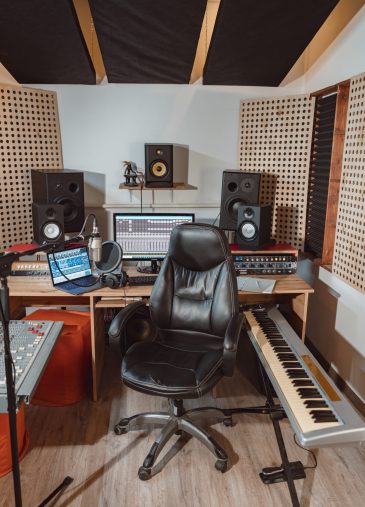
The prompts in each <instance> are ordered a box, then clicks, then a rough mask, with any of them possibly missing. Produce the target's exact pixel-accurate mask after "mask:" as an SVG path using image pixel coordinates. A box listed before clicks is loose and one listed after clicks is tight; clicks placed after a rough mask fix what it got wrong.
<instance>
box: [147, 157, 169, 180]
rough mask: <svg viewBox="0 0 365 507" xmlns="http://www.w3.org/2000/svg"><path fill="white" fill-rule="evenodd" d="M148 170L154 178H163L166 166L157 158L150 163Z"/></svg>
mask: <svg viewBox="0 0 365 507" xmlns="http://www.w3.org/2000/svg"><path fill="white" fill-rule="evenodd" d="M150 170H151V173H152V174H153V176H155V177H156V178H163V177H164V176H166V174H167V171H168V168H167V165H166V163H165V162H163V161H162V160H157V161H156V162H154V163H153V164H152V165H151V169H150Z"/></svg>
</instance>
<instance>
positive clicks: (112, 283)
mask: <svg viewBox="0 0 365 507" xmlns="http://www.w3.org/2000/svg"><path fill="white" fill-rule="evenodd" d="M127 282H128V275H127V273H126V272H125V271H121V272H120V273H104V274H102V275H101V285H102V286H103V287H109V288H110V289H119V287H124V286H125V285H127Z"/></svg>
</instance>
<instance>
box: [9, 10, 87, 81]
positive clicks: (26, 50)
mask: <svg viewBox="0 0 365 507" xmlns="http://www.w3.org/2000/svg"><path fill="white" fill-rule="evenodd" d="M0 62H1V63H2V64H3V65H4V66H5V68H6V69H7V70H8V71H9V72H10V73H11V74H12V75H13V76H14V78H15V79H16V80H17V81H19V82H20V83H51V84H57V83H60V84H61V83H64V84H71V83H80V84H95V81H96V80H95V71H94V68H93V65H92V63H91V60H90V57H89V53H88V50H87V47H86V45H85V42H84V38H83V35H82V33H81V30H80V27H79V23H78V20H77V16H76V13H75V10H74V7H73V3H72V0H1V2H0Z"/></svg>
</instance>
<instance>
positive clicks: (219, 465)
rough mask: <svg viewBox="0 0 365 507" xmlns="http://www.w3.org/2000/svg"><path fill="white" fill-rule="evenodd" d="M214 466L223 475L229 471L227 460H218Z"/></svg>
mask: <svg viewBox="0 0 365 507" xmlns="http://www.w3.org/2000/svg"><path fill="white" fill-rule="evenodd" d="M214 466H215V468H216V469H217V470H219V472H222V474H223V473H224V472H226V471H227V468H228V463H227V460H225V459H217V461H216V462H215V465H214Z"/></svg>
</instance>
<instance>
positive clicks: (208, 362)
mask: <svg viewBox="0 0 365 507" xmlns="http://www.w3.org/2000/svg"><path fill="white" fill-rule="evenodd" d="M221 366H222V351H221V350H186V349H179V348H176V347H170V346H168V345H166V344H163V343H160V342H150V343H136V344H134V345H132V347H130V348H129V349H128V351H127V353H126V355H125V357H124V359H123V362H122V379H123V381H124V383H125V384H126V385H129V386H130V387H132V388H133V389H136V390H137V391H141V392H144V393H148V394H155V395H159V396H166V397H168V398H176V397H177V398H198V397H200V396H202V395H203V394H204V393H206V392H207V391H209V390H210V389H211V388H212V387H213V386H214V385H215V384H216V383H217V382H218V381H219V380H220V378H221V377H222V371H221Z"/></svg>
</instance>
